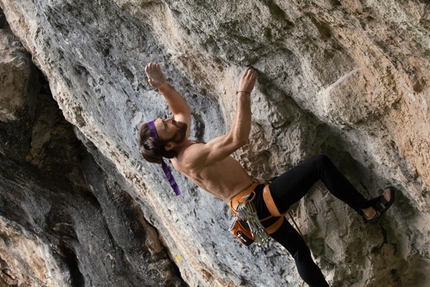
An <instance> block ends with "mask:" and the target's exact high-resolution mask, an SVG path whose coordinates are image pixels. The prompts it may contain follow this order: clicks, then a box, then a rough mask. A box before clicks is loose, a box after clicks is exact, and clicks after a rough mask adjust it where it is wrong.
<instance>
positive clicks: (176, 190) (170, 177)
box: [148, 121, 181, 195]
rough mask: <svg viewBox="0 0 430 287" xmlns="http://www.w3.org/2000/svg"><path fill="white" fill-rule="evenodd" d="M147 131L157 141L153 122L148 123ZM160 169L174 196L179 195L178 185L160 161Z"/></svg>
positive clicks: (168, 169) (164, 164) (165, 165)
mask: <svg viewBox="0 0 430 287" xmlns="http://www.w3.org/2000/svg"><path fill="white" fill-rule="evenodd" d="M148 127H149V130H150V131H151V134H152V136H153V137H154V138H156V139H158V133H157V130H156V129H155V123H154V121H150V122H148ZM161 167H162V168H163V171H164V173H165V174H166V176H167V179H168V180H169V183H170V186H171V187H172V188H173V191H174V192H175V193H176V195H180V194H181V191H180V190H179V187H178V184H177V183H176V181H175V179H174V178H173V175H172V172H171V171H170V168H169V167H168V166H167V164H166V163H165V162H164V160H163V159H162V162H161Z"/></svg>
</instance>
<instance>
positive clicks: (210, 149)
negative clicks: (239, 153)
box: [190, 68, 258, 166]
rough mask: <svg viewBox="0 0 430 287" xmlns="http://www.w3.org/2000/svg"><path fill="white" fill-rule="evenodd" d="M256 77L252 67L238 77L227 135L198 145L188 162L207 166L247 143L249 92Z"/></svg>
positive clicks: (249, 125)
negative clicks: (234, 104)
mask: <svg viewBox="0 0 430 287" xmlns="http://www.w3.org/2000/svg"><path fill="white" fill-rule="evenodd" d="M257 78H258V73H257V71H255V70H254V69H252V68H248V69H246V70H245V71H244V72H243V74H242V77H241V78H240V81H239V85H238V91H237V110H236V115H235V117H234V121H233V125H232V127H231V129H230V132H229V133H228V134H227V135H223V136H219V137H216V138H214V139H212V140H210V141H208V142H207V143H206V144H205V145H203V146H199V150H198V151H196V152H194V154H193V155H192V157H193V158H191V159H190V162H193V163H194V164H195V165H201V166H208V165H211V164H213V163H215V162H218V161H220V160H223V159H225V158H226V157H228V156H229V155H230V154H231V153H233V152H234V151H236V150H237V149H239V148H240V147H242V146H243V145H245V144H247V143H248V138H249V133H250V131H251V99H250V96H251V92H252V90H253V88H254V85H255V82H256V80H257Z"/></svg>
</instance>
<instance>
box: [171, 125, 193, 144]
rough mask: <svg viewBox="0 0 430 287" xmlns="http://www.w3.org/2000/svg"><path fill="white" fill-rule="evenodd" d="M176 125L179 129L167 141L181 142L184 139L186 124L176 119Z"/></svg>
mask: <svg viewBox="0 0 430 287" xmlns="http://www.w3.org/2000/svg"><path fill="white" fill-rule="evenodd" d="M175 123H176V126H177V127H178V128H179V130H178V131H177V132H176V133H175V134H174V135H173V136H172V138H171V139H170V140H169V141H172V142H174V143H181V142H183V141H184V140H185V135H186V133H187V128H188V125H187V124H186V123H183V122H178V121H176V122H175Z"/></svg>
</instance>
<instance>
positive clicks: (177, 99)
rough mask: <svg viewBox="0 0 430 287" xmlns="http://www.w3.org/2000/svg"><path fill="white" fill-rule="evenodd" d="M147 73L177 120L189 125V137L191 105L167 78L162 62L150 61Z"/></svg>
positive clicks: (146, 68) (150, 81) (151, 83)
mask: <svg viewBox="0 0 430 287" xmlns="http://www.w3.org/2000/svg"><path fill="white" fill-rule="evenodd" d="M145 73H146V75H147V76H148V82H149V84H150V85H151V86H152V87H154V88H156V89H158V90H159V91H160V93H161V94H162V95H163V96H164V98H165V99H166V101H167V104H168V105H169V109H170V110H171V111H172V114H173V115H174V117H175V120H177V121H180V122H183V123H186V124H187V125H188V130H187V137H188V134H189V130H190V118H191V113H190V107H189V106H188V104H187V102H186V101H185V99H184V98H183V97H182V96H181V95H180V94H179V93H178V92H177V91H176V90H175V88H173V87H172V86H171V85H170V84H169V83H168V82H167V80H166V77H165V76H164V74H163V71H162V70H161V67H160V64H158V63H155V62H154V63H149V64H148V65H146V67H145Z"/></svg>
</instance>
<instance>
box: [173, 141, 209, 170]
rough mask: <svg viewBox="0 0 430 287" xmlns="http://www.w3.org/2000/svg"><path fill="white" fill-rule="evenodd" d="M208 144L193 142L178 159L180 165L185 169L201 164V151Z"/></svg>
mask: <svg viewBox="0 0 430 287" xmlns="http://www.w3.org/2000/svg"><path fill="white" fill-rule="evenodd" d="M205 145H206V143H204V142H196V141H192V142H191V143H190V145H188V146H187V147H186V148H185V149H184V150H183V151H182V152H181V154H180V155H179V156H178V157H177V161H178V163H179V164H180V165H181V166H182V167H184V168H187V169H189V168H193V167H195V166H198V165H199V164H200V160H201V151H202V149H203V148H204V146H205Z"/></svg>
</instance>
